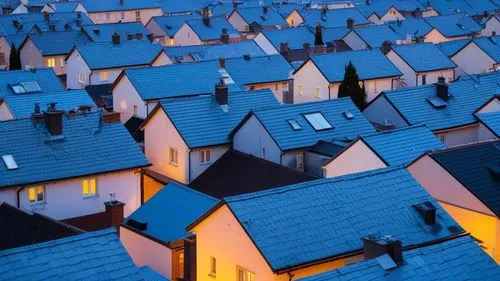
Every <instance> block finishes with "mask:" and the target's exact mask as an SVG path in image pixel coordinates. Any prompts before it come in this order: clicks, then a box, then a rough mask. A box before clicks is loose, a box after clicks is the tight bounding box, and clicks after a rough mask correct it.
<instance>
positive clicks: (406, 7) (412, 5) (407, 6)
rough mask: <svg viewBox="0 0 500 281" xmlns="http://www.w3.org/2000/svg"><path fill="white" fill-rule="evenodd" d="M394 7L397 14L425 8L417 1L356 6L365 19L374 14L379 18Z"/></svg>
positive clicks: (376, 0)
mask: <svg viewBox="0 0 500 281" xmlns="http://www.w3.org/2000/svg"><path fill="white" fill-rule="evenodd" d="M392 7H394V8H395V9H396V10H398V11H399V12H413V11H416V10H420V11H424V10H425V8H424V7H423V6H422V5H421V4H420V3H419V2H418V1H417V0H398V1H394V0H374V1H371V2H370V4H366V3H364V2H362V3H359V4H357V5H356V8H358V9H359V10H360V11H361V12H362V13H363V15H365V16H366V17H369V16H371V15H372V14H376V15H377V16H378V17H379V18H381V17H382V16H384V15H385V14H386V13H387V12H389V9H390V8H392Z"/></svg>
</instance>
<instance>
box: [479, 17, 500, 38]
mask: <svg viewBox="0 0 500 281" xmlns="http://www.w3.org/2000/svg"><path fill="white" fill-rule="evenodd" d="M482 26H483V33H482V35H483V36H495V35H497V34H500V17H499V16H498V15H496V14H493V15H491V16H488V17H486V18H485V19H484V20H483V22H482Z"/></svg>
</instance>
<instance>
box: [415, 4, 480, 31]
mask: <svg viewBox="0 0 500 281" xmlns="http://www.w3.org/2000/svg"><path fill="white" fill-rule="evenodd" d="M443 2H446V1H443ZM425 20H426V21H427V23H428V24H429V25H430V26H431V27H433V28H435V29H436V30H437V31H439V33H441V34H442V35H444V36H446V37H456V36H464V35H470V34H472V33H474V32H481V30H482V27H481V26H480V25H479V24H478V23H476V22H475V21H474V20H473V19H472V18H471V17H468V16H464V15H459V14H452V15H446V16H435V17H427V18H425Z"/></svg>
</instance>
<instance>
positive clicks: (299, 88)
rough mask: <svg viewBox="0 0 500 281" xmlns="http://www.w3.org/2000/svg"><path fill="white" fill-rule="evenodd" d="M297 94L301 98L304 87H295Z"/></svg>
mask: <svg viewBox="0 0 500 281" xmlns="http://www.w3.org/2000/svg"><path fill="white" fill-rule="evenodd" d="M297 93H298V94H299V96H303V95H304V86H301V85H299V86H297Z"/></svg>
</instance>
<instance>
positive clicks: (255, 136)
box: [231, 98, 375, 172]
mask: <svg viewBox="0 0 500 281" xmlns="http://www.w3.org/2000/svg"><path fill="white" fill-rule="evenodd" d="M351 117H352V118H351ZM373 132H375V129H374V128H373V127H372V125H371V124H370V123H369V122H368V121H367V120H366V119H365V118H364V117H363V115H362V114H361V112H359V110H358V109H357V107H356V106H355V105H354V104H353V103H352V101H351V99H350V98H340V99H334V100H328V101H321V102H315V103H301V104H293V105H281V106H274V107H266V108H258V109H254V110H253V111H252V112H250V113H249V114H248V115H247V116H246V117H245V119H243V120H242V121H241V122H240V124H239V125H238V126H237V127H236V128H235V129H234V130H233V132H232V133H231V135H232V137H233V148H234V149H235V150H238V151H240V152H243V153H246V154H249V155H253V156H256V157H260V158H262V159H265V160H268V161H271V162H274V163H277V164H280V165H283V166H286V167H289V168H294V169H297V170H299V171H301V172H303V171H310V170H314V169H315V168H317V167H307V166H306V165H305V164H306V163H307V160H306V159H305V157H306V152H307V150H308V149H309V148H311V147H312V146H313V145H315V144H316V143H317V142H318V141H321V140H323V141H331V140H344V141H350V140H354V139H355V138H356V137H358V136H359V135H363V134H368V133H373Z"/></svg>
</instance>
